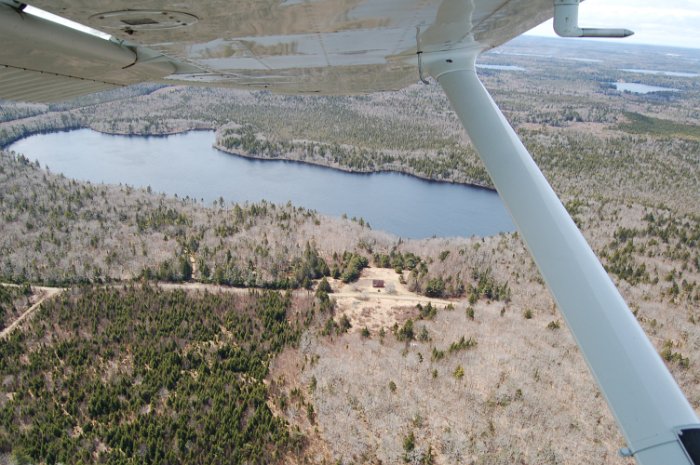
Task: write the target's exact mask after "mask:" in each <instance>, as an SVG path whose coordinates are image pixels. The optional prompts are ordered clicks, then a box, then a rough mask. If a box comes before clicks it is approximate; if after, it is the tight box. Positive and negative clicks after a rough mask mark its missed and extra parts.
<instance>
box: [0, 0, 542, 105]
mask: <svg viewBox="0 0 700 465" xmlns="http://www.w3.org/2000/svg"><path fill="white" fill-rule="evenodd" d="M8 2H10V3H11V0H5V1H4V3H3V0H0V40H2V42H3V44H4V46H3V47H2V50H0V65H1V66H2V67H1V68H0V98H13V99H23V100H36V101H50V100H59V99H63V98H68V97H71V96H74V95H78V94H80V93H90V92H94V91H98V90H103V89H109V88H112V87H115V86H123V85H128V84H131V83H136V82H142V81H166V82H170V83H175V84H177V83H180V84H183V83H189V84H204V85H216V86H232V87H238V88H248V89H269V90H273V91H277V92H285V93H323V94H353V93H364V92H373V91H383V90H395V89H400V88H402V87H405V86H406V85H409V84H411V83H413V82H416V80H417V77H418V70H417V59H416V52H417V51H419V50H420V51H422V52H431V51H439V50H449V49H455V48H475V49H478V50H479V51H483V50H487V49H490V48H493V47H495V46H497V45H500V44H501V43H503V42H506V41H507V40H509V39H511V38H513V37H515V36H517V35H519V34H521V33H522V32H524V31H526V30H528V29H530V28H532V27H533V26H535V25H537V24H539V23H540V22H542V21H544V20H546V19H548V18H549V17H551V16H552V3H551V0H497V1H492V0H263V1H260V0H235V1H233V2H231V1H230V0H211V1H207V2H193V1H187V2H182V1H174V0H161V1H151V2H147V3H146V4H139V5H138V6H139V7H142V6H146V7H147V8H137V9H135V8H134V4H133V2H127V1H123V0H121V1H114V0H92V1H85V0H60V1H53V0H37V1H35V2H33V3H32V5H33V6H35V7H38V8H40V9H42V10H45V11H48V12H50V13H53V14H56V15H58V16H61V17H64V18H68V19H70V20H73V21H75V22H77V23H80V24H83V25H86V26H89V27H91V28H94V29H96V30H99V31H102V32H105V33H108V34H110V35H111V36H112V38H111V39H110V40H104V39H101V38H98V37H95V36H93V35H88V34H86V33H83V32H78V31H75V30H73V29H69V28H68V27H66V26H63V25H60V24H56V23H52V22H50V21H47V20H44V19H41V18H37V17H35V16H33V15H30V14H28V13H26V12H24V11H21V9H19V8H17V7H14V6H11V5H8ZM81 90H83V92H81Z"/></svg>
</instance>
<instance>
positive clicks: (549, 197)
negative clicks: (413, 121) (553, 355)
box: [423, 49, 700, 465]
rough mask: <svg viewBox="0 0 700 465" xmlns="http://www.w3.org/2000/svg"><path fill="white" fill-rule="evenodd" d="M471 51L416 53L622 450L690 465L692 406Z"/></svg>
mask: <svg viewBox="0 0 700 465" xmlns="http://www.w3.org/2000/svg"><path fill="white" fill-rule="evenodd" d="M476 55H477V52H475V51H472V50H469V49H465V50H455V51H445V52H436V53H425V54H423V64H424V66H425V68H426V70H428V72H430V74H431V75H432V76H433V77H434V78H436V79H437V80H438V82H439V83H440V85H441V86H442V88H443V89H444V90H445V93H446V94H447V97H448V98H449V100H450V102H451V103H452V107H453V108H454V110H455V111H456V113H457V115H458V116H459V118H460V120H461V121H462V124H463V125H464V128H465V129H466V131H467V133H468V134H469V137H470V139H471V141H472V143H473V144H474V146H475V148H476V150H477V151H478V153H479V156H480V157H481V159H482V161H483V162H484V164H485V165H486V169H487V171H488V172H489V175H490V176H491V179H492V180H493V182H494V184H495V185H496V188H497V189H498V193H499V194H500V196H501V198H502V199H503V202H504V203H505V205H506V207H507V208H508V210H509V211H510V214H511V216H512V217H513V220H514V222H515V224H516V225H517V227H518V230H519V232H520V235H521V237H522V238H523V240H524V242H525V244H526V245H527V247H528V249H529V250H530V253H531V254H532V256H533V258H534V260H535V262H536V264H537V266H538V268H539V270H540V272H541V274H542V276H543V278H544V280H545V282H546V283H547V286H548V287H549V290H550V291H551V293H552V295H553V296H554V299H555V300H556V302H557V304H558V306H559V308H560V311H561V312H562V314H563V316H564V319H565V320H566V322H567V324H568V326H569V328H570V329H571V332H572V333H573V335H574V338H575V339H576V341H577V343H578V345H579V347H580V349H581V352H582V353H583V356H584V358H585V359H586V362H587V363H588V366H589V368H590V370H591V372H592V373H593V376H594V377H595V379H596V381H597V382H598V385H599V387H600V389H601V391H602V392H603V394H604V395H605V398H606V400H607V401H608V405H609V406H610V409H611V410H612V412H613V414H614V416H615V418H616V420H617V422H618V424H619V426H620V428H621V430H622V432H623V434H624V436H625V439H626V440H627V444H628V448H626V449H623V450H621V451H620V452H621V454H623V455H626V456H634V457H635V458H636V460H637V462H638V463H639V464H640V465H690V464H693V463H694V462H693V459H691V457H692V456H693V454H694V452H693V451H690V450H686V447H687V446H684V444H685V442H688V443H691V442H692V441H689V439H688V438H690V437H693V436H695V437H697V435H695V432H698V431H700V424H699V423H698V418H697V416H696V415H695V412H694V411H693V409H692V407H691V406H690V404H689V403H688V401H687V400H686V398H685V396H684V395H683V393H682V392H681V390H680V388H679V387H678V385H677V384H676V382H675V380H674V379H673V377H672V376H671V374H670V373H669V371H668V369H667V368H666V366H665V365H664V363H663V361H662V360H661V357H660V356H659V355H658V354H657V352H656V350H655V349H654V346H653V345H652V344H651V342H650V341H649V339H648V338H647V337H646V335H645V334H644V331H643V330H642V328H641V327H640V325H639V324H638V322H637V320H636V318H635V317H634V315H633V314H632V312H631V311H630V310H629V308H628V307H627V304H626V303H625V302H624V300H623V299H622V297H621V295H620V293H619V292H618V290H617V289H616V287H615V285H614V284H613V282H612V280H611V279H610V278H609V276H608V274H607V273H606V271H605V269H604V268H603V266H602V265H601V264H600V262H599V261H598V259H597V257H596V256H595V254H594V253H593V251H592V250H591V248H590V246H589V245H588V244H587V243H586V240H585V239H584V237H583V235H582V234H581V232H580V231H579V230H578V228H577V227H576V225H575V224H574V222H573V220H572V219H571V217H570V216H569V215H568V213H567V212H566V209H565V208H564V206H563V205H562V204H561V202H560V201H559V198H558V197H557V196H556V194H555V193H554V190H553V189H552V188H551V186H550V185H549V184H548V183H547V180H546V179H545V177H544V176H543V175H542V172H541V171H540V170H539V168H538V167H537V165H536V164H535V162H534V160H533V159H532V157H531V156H530V154H529V153H528V151H527V149H526V148H525V146H524V145H523V144H522V142H521V141H520V140H519V139H518V136H517V135H516V133H515V131H514V130H513V128H511V127H510V125H509V124H508V122H507V121H506V118H505V117H504V116H503V114H502V113H501V111H500V110H499V109H498V107H497V106H496V104H495V102H494V101H493V99H492V98H491V96H490V95H489V94H488V92H487V91H486V89H485V88H484V86H483V85H482V84H481V82H480V81H479V79H478V77H477V75H476V69H475V61H476ZM684 432H685V433H687V434H685V435H684V434H683V433H684ZM684 441H685V442H684ZM693 458H695V457H693ZM698 465H700V464H698Z"/></svg>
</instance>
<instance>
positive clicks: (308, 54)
mask: <svg viewBox="0 0 700 465" xmlns="http://www.w3.org/2000/svg"><path fill="white" fill-rule="evenodd" d="M34 6H36V7H39V8H41V9H44V10H47V11H49V12H52V13H55V14H57V15H59V16H62V17H64V18H69V19H71V20H74V21H76V22H78V23H81V24H84V25H87V26H90V27H92V28H95V29H97V30H100V31H103V32H107V33H109V34H110V35H111V37H109V38H108V40H106V39H104V38H98V37H96V36H94V35H90V34H87V33H84V32H78V31H75V30H74V29H70V28H68V27H65V26H62V25H59V24H56V23H53V22H50V21H47V20H45V19H42V18H39V17H37V16H35V15H32V14H29V13H28V12H27V11H25V10H27V8H25V5H24V4H21V3H19V2H18V1H17V0H0V41H1V43H2V48H0V98H13V99H24V100H38V101H48V100H60V99H64V98H66V97H70V96H74V95H79V94H81V93H89V92H94V91H97V90H102V89H107V88H111V87H115V86H123V85H128V84H131V83H136V82H141V81H160V82H168V83H180V84H181V83H192V84H200V85H217V86H235V87H242V88H248V89H270V90H274V91H279V92H285V93H305V92H313V93H333V94H347V93H359V92H372V91H381V90H392V89H399V88H402V87H404V86H406V85H408V84H410V83H413V82H416V81H417V79H418V77H419V76H421V78H422V75H423V73H426V75H427V74H429V75H431V76H432V77H434V78H435V79H436V80H437V81H438V83H439V84H440V85H441V86H442V87H443V89H444V90H445V92H446V94H447V96H448V98H449V99H450V102H451V103H452V106H453V108H454V109H455V111H456V113H457V115H458V116H459V118H460V119H461V121H462V123H463V125H464V127H465V129H466V130H467V132H468V134H469V137H470V139H471V140H472V142H473V144H474V146H475V147H476V149H477V151H478V153H479V156H480V157H481V159H482V160H483V162H484V165H485V166H486V169H487V170H488V172H489V174H490V175H491V178H492V179H493V181H494V185H495V186H496V188H497V189H498V192H499V194H500V196H501V198H502V199H503V201H504V203H505V205H506V207H507V208H508V209H509V211H510V213H511V216H512V217H513V220H514V222H515V224H516V225H517V227H518V230H519V232H520V234H521V237H522V239H523V240H524V242H525V243H526V245H527V247H528V249H529V250H530V252H531V254H532V256H533V258H534V259H535V262H536V264H537V266H538V268H539V270H540V272H541V273H542V276H543V278H544V280H545V282H546V283H547V286H548V287H549V289H550V291H551V292H552V295H553V296H554V299H555V300H556V302H557V304H558V306H559V308H560V310H561V312H562V314H563V316H564V318H565V320H566V321H567V324H568V325H569V328H570V329H571V331H572V334H573V335H574V337H575V339H576V341H577V343H578V345H579V347H580V348H581V353H582V355H583V356H584V358H585V360H586V362H587V363H588V366H589V368H590V370H591V372H592V374H593V376H594V378H595V379H596V381H597V382H598V385H599V386H600V389H601V391H602V392H603V394H604V395H605V397H606V399H607V401H608V405H609V406H610V409H611V410H612V412H613V414H614V416H615V418H616V419H617V421H618V424H619V426H620V429H621V430H622V432H623V434H624V436H625V438H626V440H627V443H628V447H627V448H625V449H624V450H622V451H621V453H622V454H623V455H626V456H633V457H634V458H635V459H636V460H637V462H638V463H639V464H641V465H691V464H698V465H700V422H699V421H698V418H697V416H696V414H695V412H694V411H693V409H692V407H691V406H690V404H689V403H688V401H687V399H686V398H685V396H684V395H683V393H682V392H681V390H680V388H679V387H678V385H677V384H676V382H675V381H674V379H673V377H672V376H671V374H670V373H669V371H668V369H667V368H666V367H665V365H664V363H663V361H662V360H661V358H660V357H659V355H658V354H657V353H656V350H655V349H654V347H653V345H652V344H651V342H649V339H648V338H647V337H646V335H645V334H644V332H643V330H642V329H641V327H640V326H639V324H638V323H637V321H636V319H635V317H634V316H633V315H632V313H631V312H630V310H629V308H628V307H627V305H626V304H625V302H624V300H623V299H622V297H621V296H620V294H619V292H618V291H617V289H616V288H615V286H614V284H613V282H612V281H611V280H610V278H609V276H608V275H607V273H606V272H605V269H604V268H603V267H602V265H601V264H600V262H599V261H598V259H597V258H596V256H595V254H594V253H593V251H592V250H591V248H590V247H589V246H588V244H587V243H586V241H585V239H584V238H583V236H582V235H581V233H580V231H579V230H578V229H577V227H576V226H575V224H574V222H573V220H572V219H571V218H570V217H569V215H568V214H567V212H566V210H565V209H564V207H563V206H562V204H561V202H560V201H559V199H558V198H557V196H556V194H555V193H554V191H553V190H552V188H551V187H550V186H549V184H548V183H547V181H546V179H545V178H544V176H543V175H542V173H541V172H540V170H539V168H538V167H537V166H536V165H535V163H534V161H533V160H532V158H531V157H530V154H529V153H528V152H527V150H526V148H525V147H524V146H523V144H522V143H521V142H520V140H519V139H518V137H517V134H516V133H515V131H513V129H512V128H511V127H510V126H509V125H508V122H507V121H506V119H505V117H504V116H503V115H502V113H501V112H500V111H499V109H498V107H497V106H496V105H495V103H494V102H493V100H492V99H491V97H490V96H489V95H488V92H487V91H486V90H485V89H484V87H483V86H482V85H481V83H480V82H479V80H478V77H477V75H476V71H475V60H476V57H477V56H478V55H479V54H480V53H482V52H483V51H485V50H488V49H490V48H493V47H495V46H497V45H499V44H501V43H503V42H505V41H507V40H509V39H511V38H513V37H515V36H517V35H519V34H521V33H523V32H525V31H526V30H528V29H530V28H532V27H533V26H535V25H537V24H539V23H541V22H542V21H544V20H546V19H549V18H550V17H554V27H555V30H556V31H557V32H558V33H559V34H560V35H564V36H574V37H584V36H589V37H590V36H596V37H600V36H607V37H610V36H615V37H624V36H627V35H629V34H631V32H630V31H627V30H624V29H586V28H580V27H579V26H578V24H577V22H578V6H579V0H208V1H203V0H202V1H192V0H190V1H188V0H152V1H149V2H143V3H142V4H138V5H137V6H138V8H134V5H133V2H127V1H125V0H35V2H34Z"/></svg>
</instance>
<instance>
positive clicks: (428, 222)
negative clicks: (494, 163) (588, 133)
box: [8, 129, 515, 238]
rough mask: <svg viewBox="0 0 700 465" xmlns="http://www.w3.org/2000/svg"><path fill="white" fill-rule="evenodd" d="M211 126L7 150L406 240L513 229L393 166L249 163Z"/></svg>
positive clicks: (76, 135) (489, 204)
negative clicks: (355, 224)
mask: <svg viewBox="0 0 700 465" xmlns="http://www.w3.org/2000/svg"><path fill="white" fill-rule="evenodd" d="M213 142H214V132H213V131H191V132H187V133H183V134H176V135H171V136H157V137H141V136H113V135H107V134H102V133H99V132H95V131H92V130H89V129H80V130H76V131H70V132H56V133H50V134H39V135H35V136H31V137H28V138H26V139H22V140H20V141H17V142H15V143H14V144H12V145H11V146H10V147H8V148H9V149H10V150H14V151H16V152H19V153H23V154H24V155H25V156H27V157H28V158H30V159H32V160H38V161H39V162H40V163H41V164H42V166H44V165H45V166H48V167H49V168H50V170H51V171H52V172H58V173H63V174H64V175H66V176H67V177H70V178H74V179H79V180H84V181H91V182H93V183H109V184H119V183H123V184H129V185H132V186H137V187H147V186H150V187H151V189H152V190H154V191H156V192H164V193H166V194H171V195H174V194H177V195H178V196H179V197H187V196H189V197H190V198H195V199H203V201H204V202H205V203H206V204H211V203H212V202H213V201H214V200H218V199H219V197H223V198H224V199H226V200H227V201H233V202H258V201H260V200H262V199H266V200H268V201H271V202H274V203H278V204H285V203H287V202H288V201H291V202H292V203H293V204H294V205H297V206H302V207H305V208H309V209H314V210H317V211H318V212H320V213H323V214H327V215H331V216H341V215H342V214H347V216H348V217H349V218H352V217H357V218H360V217H362V218H364V220H365V221H368V222H369V223H370V225H371V226H372V228H373V229H379V230H384V231H388V232H391V233H394V234H397V235H399V236H401V237H405V238H425V237H432V236H439V237H451V236H473V235H477V236H487V235H494V234H498V233H499V232H507V231H513V230H515V227H514V226H513V223H512V221H511V219H510V216H509V215H508V213H507V211H506V209H505V208H504V206H503V204H502V203H501V200H500V198H499V197H498V194H496V193H495V192H493V191H490V190H487V189H481V188H476V187H470V186H464V185H459V184H449V183H439V182H431V181H424V180H421V179H418V178H416V177H413V176H408V175H403V174H398V173H373V174H354V173H346V172H343V171H338V170H333V169H329V168H323V167H319V166H312V165H307V164H303V163H298V162H289V161H280V160H252V159H248V158H244V157H239V156H235V155H231V154H227V153H224V152H221V151H219V150H216V149H214V148H213V147H212V144H213Z"/></svg>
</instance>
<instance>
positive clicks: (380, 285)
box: [372, 279, 384, 289]
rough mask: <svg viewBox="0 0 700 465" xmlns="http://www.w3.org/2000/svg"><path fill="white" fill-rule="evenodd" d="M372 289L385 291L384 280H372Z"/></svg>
mask: <svg viewBox="0 0 700 465" xmlns="http://www.w3.org/2000/svg"><path fill="white" fill-rule="evenodd" d="M372 287H373V288H375V289H384V280H383V279H373V280H372Z"/></svg>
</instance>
